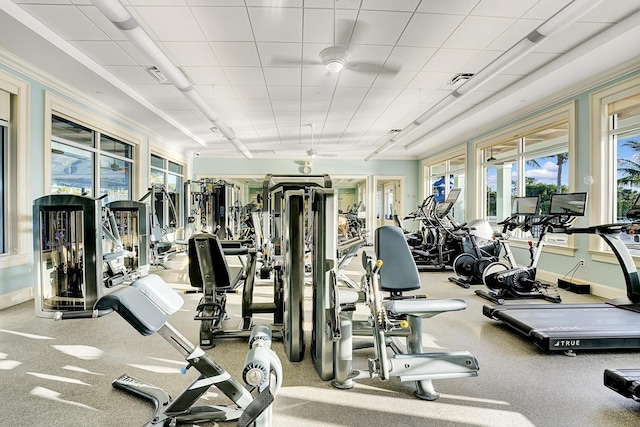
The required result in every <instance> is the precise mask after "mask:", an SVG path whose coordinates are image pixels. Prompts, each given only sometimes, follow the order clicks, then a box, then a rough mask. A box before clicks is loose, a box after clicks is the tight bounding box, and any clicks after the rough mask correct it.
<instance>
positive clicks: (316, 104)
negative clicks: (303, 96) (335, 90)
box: [302, 100, 331, 112]
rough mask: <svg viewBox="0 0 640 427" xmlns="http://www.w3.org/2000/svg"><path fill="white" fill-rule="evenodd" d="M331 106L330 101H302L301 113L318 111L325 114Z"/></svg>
mask: <svg viewBox="0 0 640 427" xmlns="http://www.w3.org/2000/svg"><path fill="white" fill-rule="evenodd" d="M330 106H331V101H316V100H304V101H302V111H303V112H310V111H320V112H326V111H327V110H328V109H329V107H330Z"/></svg>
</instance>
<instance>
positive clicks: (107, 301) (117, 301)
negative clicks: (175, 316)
mask: <svg viewBox="0 0 640 427" xmlns="http://www.w3.org/2000/svg"><path fill="white" fill-rule="evenodd" d="M95 309H96V310H108V309H112V310H114V311H117V312H118V314H120V316H122V318H123V319H124V320H126V321H127V322H129V324H130V325H131V326H133V327H134V328H136V330H137V331H138V332H140V333H141V334H142V335H144V336H147V335H151V334H153V333H154V332H155V331H157V330H158V329H160V328H161V327H162V325H164V322H165V321H166V320H167V319H166V316H165V314H164V313H163V312H162V310H160V309H159V308H158V307H157V306H156V305H155V304H154V303H152V302H151V300H150V299H149V298H147V297H146V296H144V294H143V293H142V292H140V291H139V290H138V289H136V288H132V287H130V286H125V287H122V288H120V289H116V290H115V291H113V292H111V293H109V294H107V295H105V296H103V297H102V298H100V299H99V300H98V302H97V303H96V305H95Z"/></svg>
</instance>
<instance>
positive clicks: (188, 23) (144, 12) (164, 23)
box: [135, 7, 205, 41]
mask: <svg viewBox="0 0 640 427" xmlns="http://www.w3.org/2000/svg"><path fill="white" fill-rule="evenodd" d="M135 10H136V13H138V14H139V15H140V17H141V18H142V19H143V20H144V24H146V27H148V28H149V29H150V30H151V31H152V32H153V34H155V35H156V36H157V37H158V39H159V40H161V41H204V40H205V38H204V35H203V33H202V31H200V27H199V26H198V24H197V22H196V20H195V18H194V16H193V13H192V12H191V10H189V8H186V7H137V8H136V9H135ZM141 24H142V23H141Z"/></svg>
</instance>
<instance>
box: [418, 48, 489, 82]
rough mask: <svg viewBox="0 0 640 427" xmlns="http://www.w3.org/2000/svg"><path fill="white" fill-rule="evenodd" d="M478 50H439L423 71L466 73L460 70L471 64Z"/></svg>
mask: <svg viewBox="0 0 640 427" xmlns="http://www.w3.org/2000/svg"><path fill="white" fill-rule="evenodd" d="M479 53H480V51H479V50H469V49H439V50H438V51H437V52H436V53H435V54H434V55H433V57H432V58H431V59H430V60H429V62H427V65H425V66H424V70H425V71H430V72H442V73H451V77H453V74H454V73H457V72H466V70H463V69H462V68H463V67H464V66H465V65H466V64H468V63H469V62H471V61H472V60H473V59H474V58H475V57H476V56H477V55H478V54H479Z"/></svg>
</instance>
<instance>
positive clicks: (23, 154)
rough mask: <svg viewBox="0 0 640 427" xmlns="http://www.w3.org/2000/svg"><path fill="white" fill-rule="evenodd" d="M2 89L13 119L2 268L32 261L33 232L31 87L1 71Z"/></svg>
mask: <svg viewBox="0 0 640 427" xmlns="http://www.w3.org/2000/svg"><path fill="white" fill-rule="evenodd" d="M0 89H2V90H4V91H5V92H9V94H11V102H12V113H13V116H12V117H11V119H10V122H9V130H8V132H7V134H8V135H7V136H8V138H7V139H8V147H7V156H8V159H9V162H8V163H9V164H10V165H13V167H9V168H7V169H8V170H7V181H6V183H5V191H6V192H7V193H8V194H7V198H6V202H7V204H6V206H7V210H6V212H5V221H6V225H7V230H6V231H7V233H8V236H7V241H6V242H7V252H5V253H3V254H0V269H3V268H8V267H15V266H18V265H23V264H28V263H30V262H31V258H32V254H33V233H32V232H31V230H32V227H33V224H32V219H31V218H32V213H31V200H30V199H29V197H30V194H31V189H30V186H29V181H30V180H29V179H28V177H29V176H30V173H29V150H30V147H29V140H30V139H29V128H30V123H29V121H30V120H29V99H30V94H29V93H30V90H31V88H30V85H29V83H27V82H26V81H24V80H20V79H18V78H16V77H15V76H12V75H11V74H8V73H6V72H3V71H2V70H0Z"/></svg>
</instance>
